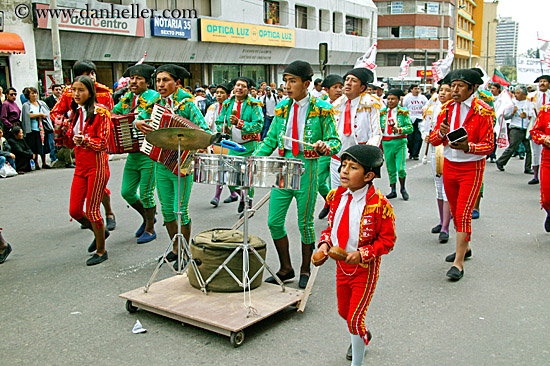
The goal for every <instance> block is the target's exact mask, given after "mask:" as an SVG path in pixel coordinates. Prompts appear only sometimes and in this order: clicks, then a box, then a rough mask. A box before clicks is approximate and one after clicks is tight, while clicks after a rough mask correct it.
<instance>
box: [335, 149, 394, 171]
mask: <svg viewBox="0 0 550 366" xmlns="http://www.w3.org/2000/svg"><path fill="white" fill-rule="evenodd" d="M346 157H350V158H351V159H353V160H355V161H357V162H358V163H359V164H361V165H362V166H363V168H365V172H369V171H372V172H374V175H375V176H376V178H380V168H381V167H382V165H383V164H384V153H383V152H382V150H380V148H379V147H377V146H372V145H354V146H351V147H348V148H347V149H346V150H345V151H344V152H343V153H342V155H341V156H340V161H344V159H346Z"/></svg>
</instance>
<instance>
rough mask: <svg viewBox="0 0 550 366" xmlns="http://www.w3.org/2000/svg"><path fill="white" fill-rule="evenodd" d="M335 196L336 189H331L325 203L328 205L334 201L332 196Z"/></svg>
mask: <svg viewBox="0 0 550 366" xmlns="http://www.w3.org/2000/svg"><path fill="white" fill-rule="evenodd" d="M335 195H336V189H331V190H330V192H328V194H327V197H326V201H327V203H329V204H330V203H331V202H332V201H334V196H335Z"/></svg>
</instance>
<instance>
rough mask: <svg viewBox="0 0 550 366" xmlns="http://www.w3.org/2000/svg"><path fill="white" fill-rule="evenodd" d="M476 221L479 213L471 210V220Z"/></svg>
mask: <svg viewBox="0 0 550 366" xmlns="http://www.w3.org/2000/svg"><path fill="white" fill-rule="evenodd" d="M476 219H479V211H478V210H473V211H472V220H476Z"/></svg>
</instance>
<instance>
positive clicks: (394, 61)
mask: <svg viewBox="0 0 550 366" xmlns="http://www.w3.org/2000/svg"><path fill="white" fill-rule="evenodd" d="M400 64H401V60H400V59H399V55H398V54H397V53H388V66H399V65H400Z"/></svg>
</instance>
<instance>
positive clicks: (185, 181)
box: [155, 163, 193, 225]
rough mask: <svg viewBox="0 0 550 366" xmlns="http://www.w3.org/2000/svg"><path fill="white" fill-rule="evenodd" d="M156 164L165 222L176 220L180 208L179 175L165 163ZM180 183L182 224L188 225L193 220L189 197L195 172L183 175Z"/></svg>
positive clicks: (158, 188)
mask: <svg viewBox="0 0 550 366" xmlns="http://www.w3.org/2000/svg"><path fill="white" fill-rule="evenodd" d="M155 165H156V166H157V168H156V169H157V192H158V195H159V199H160V206H161V209H162V216H163V217H164V222H170V221H174V220H175V219H176V218H177V217H176V211H177V210H178V197H177V196H178V177H177V175H175V174H174V173H172V172H171V171H170V170H168V168H166V167H165V166H164V165H162V164H160V163H155ZM180 184H181V186H180V190H181V197H179V200H180V204H181V212H182V216H181V224H182V225H187V224H188V223H189V222H190V221H191V219H190V218H189V198H190V197H191V188H192V187H193V173H191V174H189V175H186V176H185V177H181V183H180Z"/></svg>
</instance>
